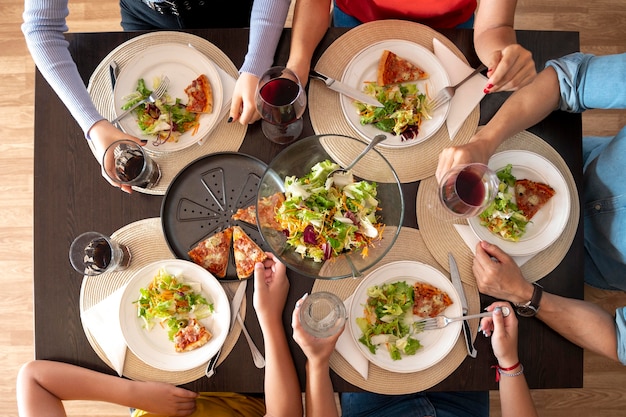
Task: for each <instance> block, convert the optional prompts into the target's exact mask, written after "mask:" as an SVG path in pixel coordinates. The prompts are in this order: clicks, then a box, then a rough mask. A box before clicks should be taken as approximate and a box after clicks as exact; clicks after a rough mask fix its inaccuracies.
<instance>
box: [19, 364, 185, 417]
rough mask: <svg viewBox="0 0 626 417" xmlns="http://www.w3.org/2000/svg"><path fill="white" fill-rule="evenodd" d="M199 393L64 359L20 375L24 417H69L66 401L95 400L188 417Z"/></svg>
mask: <svg viewBox="0 0 626 417" xmlns="http://www.w3.org/2000/svg"><path fill="white" fill-rule="evenodd" d="M196 396H197V395H196V393H194V392H192V391H188V390H186V389H183V388H177V387H175V386H173V385H170V384H165V383H161V382H140V381H131V380H128V379H124V378H119V377H117V376H112V375H107V374H103V373H100V372H96V371H91V370H89V369H85V368H81V367H79V366H74V365H69V364H66V363H61V362H51V361H33V362H29V363H28V364H26V365H24V366H23V367H22V369H21V370H20V373H19V375H18V377H17V404H18V410H19V415H20V416H21V417H30V416H33V417H35V416H43V415H45V416H49V417H58V416H65V415H66V414H65V409H64V408H63V403H62V401H64V400H93V401H104V402H110V403H114V404H119V405H122V406H126V407H134V408H139V409H142V410H146V411H149V412H151V413H155V414H163V415H171V416H188V415H190V414H191V413H192V412H193V411H194V410H195V407H196V403H195V398H196Z"/></svg>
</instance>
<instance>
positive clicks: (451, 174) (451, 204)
mask: <svg viewBox="0 0 626 417" xmlns="http://www.w3.org/2000/svg"><path fill="white" fill-rule="evenodd" d="M499 184H500V180H499V179H498V176H497V175H496V173H495V172H494V171H493V170H491V169H490V168H489V167H488V166H487V165H485V164H480V163H473V164H468V165H459V166H456V167H454V168H452V169H451V170H450V171H448V172H447V173H446V174H445V175H444V176H443V178H442V179H441V182H440V183H439V198H440V200H441V202H442V203H443V205H444V206H445V207H446V208H447V209H448V211H449V212H450V213H451V214H453V215H454V216H458V217H464V218H468V217H474V216H476V215H478V214H480V213H482V212H483V211H484V210H485V209H486V208H487V207H488V206H489V204H491V202H492V201H493V200H494V198H495V197H496V194H497V193H498V185H499Z"/></svg>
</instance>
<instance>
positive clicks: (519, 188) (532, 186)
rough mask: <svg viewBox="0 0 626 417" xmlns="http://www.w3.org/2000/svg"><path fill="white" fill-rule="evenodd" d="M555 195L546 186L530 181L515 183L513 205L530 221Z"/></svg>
mask: <svg viewBox="0 0 626 417" xmlns="http://www.w3.org/2000/svg"><path fill="white" fill-rule="evenodd" d="M554 194H556V191H554V189H553V188H552V187H550V186H549V185H547V184H543V183H541V182H535V181H531V180H526V179H523V180H517V181H515V203H516V204H517V208H518V209H520V210H521V211H522V213H524V216H525V217H526V219H528V220H530V219H532V218H533V216H534V215H535V214H536V213H537V212H538V211H539V210H540V209H541V208H542V207H543V206H545V205H546V203H547V202H548V201H549V200H550V199H551V198H552V197H553V196H554Z"/></svg>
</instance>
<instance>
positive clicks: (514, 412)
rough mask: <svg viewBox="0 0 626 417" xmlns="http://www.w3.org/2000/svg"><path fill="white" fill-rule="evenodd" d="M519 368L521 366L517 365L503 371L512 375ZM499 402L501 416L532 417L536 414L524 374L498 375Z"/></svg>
mask: <svg viewBox="0 0 626 417" xmlns="http://www.w3.org/2000/svg"><path fill="white" fill-rule="evenodd" d="M511 366H512V365H511ZM520 370H521V367H519V366H518V367H517V368H515V369H512V370H510V371H504V372H505V373H507V374H509V375H514V374H516V373H517V372H519V371H520ZM500 404H501V413H502V417H518V416H524V417H534V416H537V415H538V414H537V410H536V409H535V403H534V402H533V399H532V396H531V395H530V390H529V389H528V384H527V383H526V378H525V377H524V374H521V375H517V376H507V375H500Z"/></svg>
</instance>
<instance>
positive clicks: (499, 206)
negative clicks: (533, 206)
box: [478, 164, 528, 242]
mask: <svg viewBox="0 0 626 417" xmlns="http://www.w3.org/2000/svg"><path fill="white" fill-rule="evenodd" d="M512 168H513V166H512V165H511V164H508V165H507V166H506V167H504V168H502V169H501V170H499V171H497V172H496V174H497V175H498V179H499V180H500V184H499V186H498V194H497V195H496V198H495V199H494V200H493V202H492V203H491V204H490V205H489V207H487V208H486V209H485V211H483V212H482V213H481V214H480V215H479V216H478V217H479V218H480V224H481V225H482V226H485V227H487V229H489V231H490V232H492V233H494V234H496V235H498V236H500V237H501V238H503V239H505V240H509V241H512V242H517V241H519V240H520V238H521V237H522V236H523V235H524V233H526V225H527V224H528V219H526V216H524V214H523V213H522V211H521V210H519V209H518V208H517V204H515V181H516V178H515V177H514V176H513V174H512V173H511V170H512Z"/></svg>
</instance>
